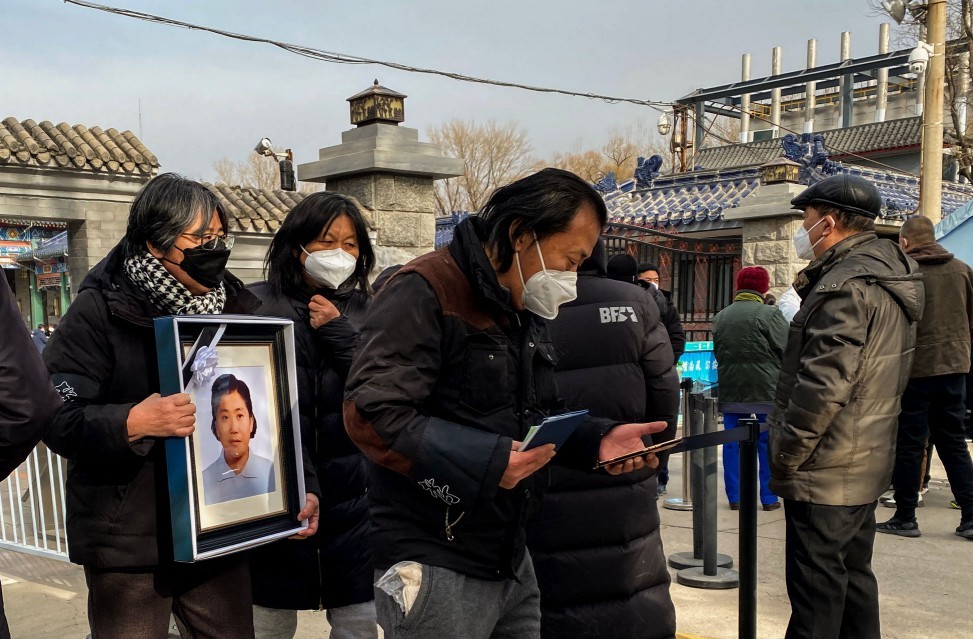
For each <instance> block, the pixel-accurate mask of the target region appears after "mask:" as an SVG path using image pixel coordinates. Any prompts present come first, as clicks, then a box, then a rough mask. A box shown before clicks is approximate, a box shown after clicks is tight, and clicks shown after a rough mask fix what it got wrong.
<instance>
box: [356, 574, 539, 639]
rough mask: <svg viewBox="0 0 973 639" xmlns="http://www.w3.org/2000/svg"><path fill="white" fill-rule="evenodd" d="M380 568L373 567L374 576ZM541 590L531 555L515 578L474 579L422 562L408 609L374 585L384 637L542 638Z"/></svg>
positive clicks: (401, 638) (454, 638)
mask: <svg viewBox="0 0 973 639" xmlns="http://www.w3.org/2000/svg"><path fill="white" fill-rule="evenodd" d="M382 574H384V573H383V572H381V571H377V572H376V573H375V579H376V581H377V580H378V579H379V578H380V577H381V576H382ZM540 601H541V597H540V591H539V590H538V588H537V577H536V576H535V575H534V564H533V563H532V562H531V560H530V557H529V556H525V557H524V561H523V562H522V563H521V564H520V566H519V567H518V568H517V572H516V579H507V580H504V581H490V580H486V579H476V578H474V577H468V576H466V575H464V574H461V573H458V572H455V571H453V570H449V569H448V568H441V567H439V566H427V565H425V564H423V565H422V583H421V585H420V586H419V593H418V595H417V596H416V600H415V602H414V603H413V604H412V608H411V609H410V610H409V614H404V613H403V612H402V608H401V607H400V606H399V604H397V603H396V602H395V600H394V599H393V598H392V597H391V596H390V595H388V594H386V593H385V592H384V591H383V590H380V589H378V588H376V589H375V609H376V612H377V615H378V625H380V626H381V627H382V629H383V630H384V631H385V639H443V638H444V637H449V638H450V639H540V636H541V611H540Z"/></svg>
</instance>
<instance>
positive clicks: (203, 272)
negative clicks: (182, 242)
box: [166, 246, 230, 288]
mask: <svg viewBox="0 0 973 639" xmlns="http://www.w3.org/2000/svg"><path fill="white" fill-rule="evenodd" d="M175 248H177V249H179V250H180V251H182V262H181V263H180V264H177V266H179V268H181V269H182V270H183V271H184V272H185V273H186V275H188V276H189V277H191V278H193V279H194V280H196V281H197V282H198V283H199V284H201V285H202V286H205V287H206V288H216V287H217V286H219V285H220V282H222V281H223V277H224V276H225V275H226V262H227V260H229V259H230V249H228V248H217V249H212V250H207V249H204V248H202V247H199V246H197V247H195V248H190V249H180V248H179V247H178V246H177V247H175ZM166 261H167V262H169V263H170V264H175V262H173V261H172V260H166Z"/></svg>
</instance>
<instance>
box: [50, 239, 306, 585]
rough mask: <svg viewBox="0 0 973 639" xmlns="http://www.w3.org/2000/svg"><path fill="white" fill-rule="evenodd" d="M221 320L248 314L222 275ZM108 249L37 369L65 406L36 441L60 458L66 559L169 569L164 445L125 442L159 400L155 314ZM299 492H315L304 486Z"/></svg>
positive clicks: (245, 297) (250, 299)
mask: <svg viewBox="0 0 973 639" xmlns="http://www.w3.org/2000/svg"><path fill="white" fill-rule="evenodd" d="M225 283H226V288H227V301H226V307H225V308H224V312H226V313H234V314H250V313H251V312H252V311H253V310H254V309H255V308H256V307H257V298H256V297H254V296H253V295H251V294H250V293H249V292H248V291H247V290H246V289H244V288H243V284H242V283H241V282H240V280H238V279H237V278H235V277H233V276H232V275H230V274H229V273H228V274H227V276H226V280H225ZM161 315H162V313H160V312H159V311H158V310H157V309H156V308H155V307H154V306H152V304H151V303H149V301H148V299H147V298H146V296H145V295H144V294H143V293H142V292H141V291H140V290H139V289H138V288H137V287H136V286H135V285H134V284H132V282H131V281H130V280H129V279H128V277H127V276H126V275H125V273H124V270H123V258H122V251H121V249H120V248H119V247H116V248H114V249H112V251H111V253H109V254H108V257H106V258H105V259H104V260H102V261H101V262H100V263H99V264H98V265H97V266H95V267H94V268H93V269H92V270H91V272H90V273H88V276H87V277H86V278H85V279H84V281H83V282H82V283H81V286H80V290H79V293H78V297H77V299H75V300H74V302H73V303H72V304H71V306H70V307H69V308H68V312H67V313H66V314H65V316H64V319H63V320H62V321H61V323H60V324H59V325H58V330H57V331H56V332H55V333H54V336H53V337H52V338H51V341H50V343H49V344H48V345H47V348H46V349H45V350H44V362H45V363H46V364H47V369H48V371H49V372H50V373H51V379H52V381H53V382H54V384H55V386H57V387H58V389H59V390H60V391H61V395H62V397H64V398H65V399H66V401H65V403H64V406H63V408H62V409H61V411H60V412H59V413H58V416H57V418H56V419H55V420H54V423H53V424H52V426H51V430H50V432H49V433H48V434H47V436H46V437H45V438H44V441H45V442H46V443H47V445H48V446H49V447H50V448H51V450H53V451H54V452H56V453H57V454H59V455H62V456H64V457H66V458H67V459H68V477H67V488H66V492H67V533H68V538H69V539H70V540H71V541H70V545H69V547H68V548H69V551H70V556H71V561H73V562H75V563H78V564H82V565H84V566H88V567H91V568H96V569H123V568H150V567H154V566H158V565H159V564H164V563H167V562H169V561H171V555H172V539H171V537H172V531H171V526H170V522H169V497H168V491H167V483H166V475H165V446H164V445H163V444H162V442H160V441H158V440H157V438H154V437H146V438H143V439H141V440H139V441H138V442H136V443H135V444H132V445H130V444H129V442H128V428H127V425H126V422H127V420H128V413H129V411H130V410H131V409H132V407H133V406H134V405H135V404H138V403H139V402H141V401H142V400H144V399H145V398H146V397H148V396H149V395H151V394H152V393H158V392H159V367H158V362H157V359H156V348H155V332H154V330H153V326H152V320H153V318H155V317H159V316H161ZM308 490H309V491H312V490H314V486H313V485H312V484H311V483H310V480H309V483H308Z"/></svg>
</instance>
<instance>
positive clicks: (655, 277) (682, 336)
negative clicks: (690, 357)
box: [636, 262, 686, 495]
mask: <svg viewBox="0 0 973 639" xmlns="http://www.w3.org/2000/svg"><path fill="white" fill-rule="evenodd" d="M636 271H637V274H636V277H637V279H636V283H637V284H639V285H640V286H642V287H643V288H645V289H647V290H648V291H649V292H651V293H652V295H653V296H654V297H655V301H656V303H657V304H658V305H659V310H660V311H661V312H662V323H663V324H664V325H665V327H666V332H667V333H668V334H669V343H670V344H672V356H673V361H674V362H678V361H679V358H680V357H682V354H683V353H684V352H685V351H686V331H685V329H683V327H682V320H681V319H679V309H677V308H676V304H675V302H673V301H672V293H671V292H670V291H666V290H663V289H662V288H660V285H661V280H660V279H659V267H658V266H656V265H655V264H652V263H651V262H642V263H641V264H639V265H637V266H636ZM677 420H678V417H674V418H672V419H671V420H669V423H668V425H667V426H666V435H667V436H668V437H675V436H676V424H677ZM668 485H669V453H663V454H661V455H659V494H660V495H665V494H666V492H667V488H666V487H667V486H668Z"/></svg>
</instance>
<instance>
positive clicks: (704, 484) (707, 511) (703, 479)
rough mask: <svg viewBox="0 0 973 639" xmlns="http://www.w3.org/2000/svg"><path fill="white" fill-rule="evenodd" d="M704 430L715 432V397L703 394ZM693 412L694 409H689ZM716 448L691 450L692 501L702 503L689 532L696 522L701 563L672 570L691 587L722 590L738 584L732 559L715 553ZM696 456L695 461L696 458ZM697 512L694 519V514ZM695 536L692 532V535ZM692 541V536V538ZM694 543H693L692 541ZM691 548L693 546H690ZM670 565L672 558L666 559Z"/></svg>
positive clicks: (737, 576)
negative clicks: (700, 547)
mask: <svg viewBox="0 0 973 639" xmlns="http://www.w3.org/2000/svg"><path fill="white" fill-rule="evenodd" d="M704 406H705V409H704V413H703V415H704V417H703V420H704V432H706V433H715V432H716V400H715V399H714V398H712V397H707V398H705V401H704ZM694 408H695V407H694ZM693 412H694V414H695V412H696V411H695V410H694V411H693ZM716 454H717V448H716V447H715V446H707V447H705V448H703V449H701V450H697V451H693V456H694V463H693V487H694V488H698V492H695V491H694V493H693V502H694V503H695V504H702V507H699V506H697V507H696V508H695V509H694V510H693V532H694V533H695V531H696V528H697V522H698V523H699V524H700V526H699V527H701V528H702V530H703V534H702V540H703V565H702V566H701V567H699V566H697V567H687V568H684V569H683V570H680V571H679V572H678V573H676V581H678V582H679V583H680V584H682V585H684V586H690V587H693V588H707V589H710V590H725V589H727V588H736V587H737V586H738V585H739V584H740V578H739V575H738V574H737V571H735V570H731V569H730V568H729V567H723V566H724V565H725V566H732V565H733V559H732V558H730V557H729V556H727V555H723V557H725V558H726V562H725V563H724V562H721V561H719V554H718V553H717V552H716V544H717V535H716V533H717V520H716V518H717V512H716V500H717V495H716V492H717V482H716V472H717V463H716ZM696 460H698V462H699V463H698V464H697V461H696ZM697 512H699V513H700V517H699V518H698V519H697V517H696V514H697ZM694 537H695V535H694ZM694 542H695V539H694ZM693 545H694V547H695V545H696V544H695V543H694V544H693ZM694 551H695V548H694ZM669 563H670V565H672V559H671V558H670V560H669Z"/></svg>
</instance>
